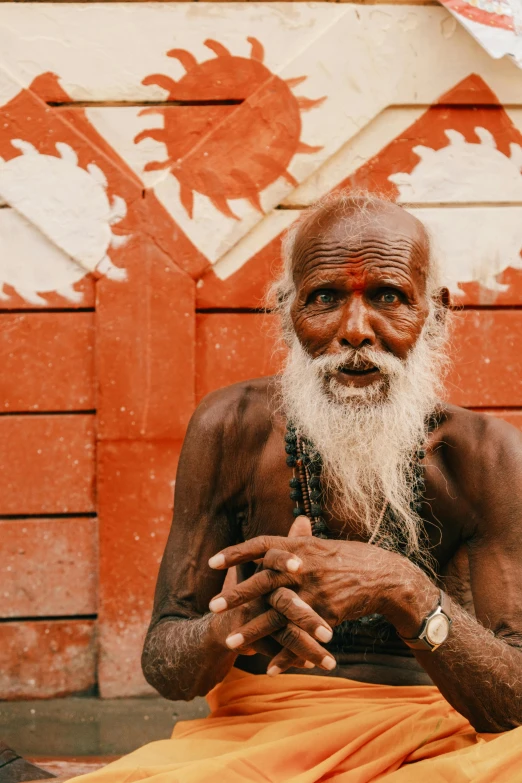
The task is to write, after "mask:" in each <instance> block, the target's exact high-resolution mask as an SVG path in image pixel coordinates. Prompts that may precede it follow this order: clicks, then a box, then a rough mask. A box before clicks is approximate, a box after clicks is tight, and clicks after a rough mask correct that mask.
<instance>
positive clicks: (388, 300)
mask: <svg viewBox="0 0 522 783" xmlns="http://www.w3.org/2000/svg"><path fill="white" fill-rule="evenodd" d="M379 299H380V300H381V302H384V304H396V303H397V302H399V301H400V299H399V296H398V294H396V293H395V291H383V292H382V294H380V296H379Z"/></svg>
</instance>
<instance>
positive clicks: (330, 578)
mask: <svg viewBox="0 0 522 783" xmlns="http://www.w3.org/2000/svg"><path fill="white" fill-rule="evenodd" d="M252 561H254V562H258V563H260V567H259V568H258V570H257V571H256V573H255V574H254V575H253V576H251V577H250V578H249V579H246V580H245V581H244V582H241V583H240V584H238V585H236V586H235V587H233V588H229V589H227V590H225V591H223V592H222V593H220V594H219V595H217V596H215V597H214V598H213V599H212V600H211V601H210V604H209V608H210V610H211V612H214V613H215V614H218V613H224V612H227V613H229V614H230V627H231V632H230V633H229V634H228V636H227V639H226V644H227V646H228V647H229V648H230V649H232V650H234V651H236V652H238V653H241V654H253V653H254V652H262V653H263V654H265V655H269V656H270V657H271V658H272V660H271V661H270V664H269V666H268V669H267V672H268V674H271V675H274V674H279V673H280V672H282V671H285V670H286V669H288V668H290V667H298V668H313V667H314V666H318V667H319V668H322V669H326V670H332V669H334V668H335V666H336V665H337V664H336V661H335V659H334V658H333V656H332V655H331V653H330V652H328V650H326V649H325V648H324V647H323V646H322V645H321V644H320V642H323V643H327V642H329V641H330V640H331V638H332V635H333V628H335V627H336V626H337V625H339V624H340V623H342V622H343V620H346V619H357V618H359V617H363V616H364V615H367V614H373V613H379V614H386V609H388V608H389V605H390V593H392V592H393V587H396V586H397V575H398V574H397V572H398V571H400V570H401V568H400V565H402V563H401V562H400V561H403V562H405V563H408V561H407V560H406V559H405V558H403V557H401V556H400V555H397V554H394V553H391V552H387V551H385V550H382V549H379V548H378V547H376V546H373V545H370V544H366V543H363V542H359V541H336V540H322V539H318V538H314V537H312V531H311V525H310V521H309V520H308V518H307V517H298V519H297V520H296V521H295V522H294V524H293V525H292V529H291V531H290V533H289V536H288V538H285V537H282V536H258V537H257V538H252V539H250V540H249V541H245V542H243V543H241V544H237V545H235V546H231V547H228V548H227V549H224V550H222V551H221V552H219V553H218V554H216V555H214V556H213V557H211V558H210V560H209V566H210V567H211V568H215V569H221V570H225V569H228V568H231V567H232V566H236V565H240V564H242V563H248V562H252ZM408 565H411V564H408ZM399 580H400V577H399ZM392 603H393V602H392ZM269 637H271V639H272V640H275V641H276V642H277V643H278V644H277V645H274V643H273V641H272V643H271V644H270V638H269ZM267 642H268V644H267ZM279 645H280V647H281V648H282V649H280V647H279Z"/></svg>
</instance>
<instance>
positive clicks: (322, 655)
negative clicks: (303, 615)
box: [267, 622, 337, 674]
mask: <svg viewBox="0 0 522 783" xmlns="http://www.w3.org/2000/svg"><path fill="white" fill-rule="evenodd" d="M272 635H273V637H274V639H276V640H277V641H278V642H279V644H280V645H281V646H282V647H287V648H288V649H289V650H291V651H292V652H293V653H295V654H296V655H297V656H298V657H299V658H303V659H304V660H305V661H310V663H313V664H315V665H316V666H318V667H319V668H320V669H325V670H327V671H331V670H332V669H335V667H336V666H337V663H336V660H335V658H334V657H333V656H332V655H331V653H329V652H328V650H325V648H324V647H321V645H320V644H319V643H318V642H316V641H315V639H313V638H312V637H311V636H310V634H307V633H306V631H303V630H302V629H301V628H298V627H297V625H294V623H291V622H290V623H288V625H287V626H285V628H282V629H281V630H280V631H276V632H275V633H274V634H272ZM277 659H278V656H277V655H276V657H275V658H274V659H273V661H271V663H270V666H269V667H268V669H267V674H279V670H278V669H279V667H278V663H277ZM274 667H275V669H274ZM276 670H277V671H276Z"/></svg>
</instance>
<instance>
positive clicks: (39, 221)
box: [0, 139, 127, 304]
mask: <svg viewBox="0 0 522 783" xmlns="http://www.w3.org/2000/svg"><path fill="white" fill-rule="evenodd" d="M11 145H12V147H14V148H15V149H17V150H19V151H20V152H21V154H20V155H17V156H16V157H13V158H11V159H10V160H3V159H1V158H0V199H2V200H4V201H5V202H6V203H7V204H8V205H9V206H10V207H12V209H11V210H5V211H4V210H3V213H5V214H3V215H2V225H3V227H4V228H5V229H8V230H7V231H4V232H2V237H1V243H0V248H1V249H2V251H3V252H1V253H0V285H4V284H6V283H7V284H9V285H11V286H12V287H13V288H14V289H15V290H16V291H17V292H18V293H19V294H21V295H23V296H24V297H25V298H26V299H27V300H28V301H31V302H33V303H34V304H45V300H44V299H42V297H41V296H40V295H39V294H40V293H41V292H47V291H57V292H58V293H60V294H61V295H62V296H64V297H65V298H66V299H69V300H70V301H73V302H74V301H79V300H80V299H81V294H78V292H76V291H75V290H74V289H73V285H74V283H76V282H78V281H79V280H81V279H82V278H83V277H84V276H85V275H86V274H88V273H89V272H94V270H97V271H98V272H99V273H100V274H104V275H106V276H107V277H110V278H112V279H113V280H125V278H126V272H125V270H124V269H121V268H119V267H117V266H115V265H114V264H113V262H112V261H111V259H110V257H109V255H108V253H107V251H108V250H109V248H111V247H112V248H117V247H120V246H121V245H122V244H124V243H125V242H126V241H127V237H126V236H118V235H116V234H114V233H113V231H112V226H113V225H115V224H116V223H118V222H120V221H121V220H122V219H123V218H124V217H125V215H126V212H127V207H126V204H125V201H124V200H123V199H122V198H120V197H119V196H114V197H113V199H112V201H110V200H109V198H108V197H107V193H106V191H107V179H106V177H105V175H104V173H103V171H102V170H101V169H100V168H99V167H98V166H97V165H96V164H94V163H90V164H88V165H87V168H86V169H83V168H81V166H79V165H78V156H77V154H76V152H75V151H74V150H73V148H72V147H71V146H70V145H69V144H66V143H65V142H57V143H56V151H57V153H58V154H57V155H44V154H41V153H40V152H39V151H38V150H37V149H36V147H35V146H33V145H32V144H31V143H29V142H28V141H24V140H22V139H12V141H11ZM36 194H39V195H38V196H36ZM42 235H43V236H42ZM16 243H18V245H19V247H18V249H19V250H20V251H22V250H23V254H22V253H19V254H18V255H20V256H21V257H23V258H24V264H23V266H19V265H18V266H17V265H16V264H12V263H11V258H12V257H13V256H16V254H15V253H14V252H12V251H13V250H14V245H15V244H16ZM2 298H5V294H3V295H2Z"/></svg>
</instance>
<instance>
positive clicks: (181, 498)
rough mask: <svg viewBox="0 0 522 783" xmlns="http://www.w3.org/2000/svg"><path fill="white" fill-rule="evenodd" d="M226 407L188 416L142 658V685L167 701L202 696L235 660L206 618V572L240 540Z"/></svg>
mask: <svg viewBox="0 0 522 783" xmlns="http://www.w3.org/2000/svg"><path fill="white" fill-rule="evenodd" d="M232 403H233V400H231V399H230V390H224V391H222V392H217V393H215V394H213V395H210V396H209V397H208V398H206V399H205V400H204V401H203V402H202V403H201V405H200V407H199V408H198V410H197V411H196V413H195V414H194V416H193V417H192V420H191V422H190V425H189V428H188V431H187V435H186V438H185V442H184V444H183V448H182V451H181V456H180V461H179V466H178V471H177V476H176V492H175V502H174V517H173V522H172V527H171V530H170V535H169V538H168V542H167V546H166V549H165V553H164V555H163V559H162V562H161V567H160V571H159V576H158V582H157V586H156V594H155V598H154V608H153V614H152V621H151V624H150V627H149V631H148V633H147V637H146V639H145V645H144V649H143V655H142V667H143V673H144V675H145V678H146V679H147V681H148V682H149V683H150V684H151V685H152V686H153V687H154V688H156V690H158V691H159V693H161V695H162V696H165V697H166V698H168V699H185V700H190V699H192V698H193V697H194V696H196V695H202V694H205V693H207V692H208V691H209V690H210V689H211V688H212V687H213V686H214V685H215V684H216V683H218V682H219V681H220V680H222V679H223V677H224V676H225V675H226V673H227V672H228V670H229V669H230V667H231V666H232V664H233V662H234V660H235V657H236V655H235V654H234V653H233V652H231V651H229V650H227V648H226V645H225V644H224V643H220V641H221V640H222V638H223V639H224V638H225V637H226V635H227V630H226V629H224V628H223V625H224V622H223V619H224V618H217V617H213V616H212V615H210V614H208V603H209V601H210V599H211V598H212V596H213V595H215V593H216V592H219V591H220V590H221V588H222V585H223V581H224V577H225V574H224V573H217V572H212V571H211V570H210V569H209V568H208V566H207V561H208V558H209V557H210V556H211V555H212V554H213V553H214V552H215V551H216V549H220V548H222V547H223V546H228V545H230V544H232V543H234V542H235V541H238V540H240V531H239V530H238V527H237V525H236V523H235V519H234V515H233V508H232V506H233V504H234V500H235V497H236V496H237V495H238V494H239V493H240V492H241V485H242V480H243V477H242V475H241V469H240V465H239V464H235V465H234V469H233V470H225V468H226V466H227V464H229V459H231V458H232V455H231V454H229V453H227V449H228V448H229V445H230V437H229V431H230V429H231V428H232V427H233V425H234V421H233V418H234V413H233V410H234V405H233V404H232Z"/></svg>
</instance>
